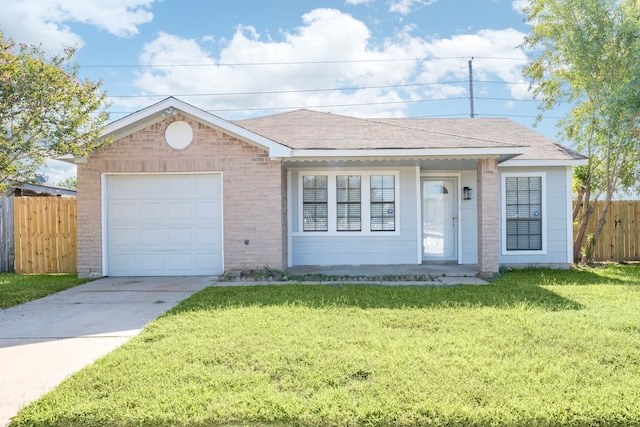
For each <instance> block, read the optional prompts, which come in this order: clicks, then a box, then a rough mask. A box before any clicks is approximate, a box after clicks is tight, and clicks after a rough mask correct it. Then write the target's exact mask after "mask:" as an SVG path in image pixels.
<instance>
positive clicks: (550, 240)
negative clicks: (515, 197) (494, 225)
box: [499, 167, 572, 266]
mask: <svg viewBox="0 0 640 427" xmlns="http://www.w3.org/2000/svg"><path fill="white" fill-rule="evenodd" d="M505 172H506V173H514V172H515V173H531V174H532V175H533V174H536V173H540V172H543V173H545V174H546V200H545V202H546V208H545V209H546V216H547V218H546V230H545V235H544V237H543V239H546V253H539V254H535V253H534V254H518V253H513V254H505V253H504V251H503V245H504V244H505V242H503V241H502V239H500V264H501V265H522V266H527V265H536V264H538V265H552V266H558V265H568V264H569V262H568V260H567V253H568V245H571V244H572V242H571V241H569V242H567V232H568V230H567V227H568V222H567V214H568V205H569V204H570V203H571V200H570V199H569V198H568V197H567V185H571V183H570V182H567V169H566V168H564V167H549V168H514V167H509V168H503V169H500V185H502V175H503V173H505ZM499 197H500V211H499V212H500V235H501V236H502V235H503V234H502V227H504V225H505V224H504V222H503V221H504V219H503V217H502V215H503V211H502V203H503V200H502V198H503V197H504V192H503V189H502V188H501V191H500V196H499Z"/></svg>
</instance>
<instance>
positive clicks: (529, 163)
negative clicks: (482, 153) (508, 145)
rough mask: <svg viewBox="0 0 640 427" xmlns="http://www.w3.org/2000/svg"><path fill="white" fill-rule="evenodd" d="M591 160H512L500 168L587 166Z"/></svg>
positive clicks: (500, 165) (505, 162)
mask: <svg viewBox="0 0 640 427" xmlns="http://www.w3.org/2000/svg"><path fill="white" fill-rule="evenodd" d="M588 162H589V159H566V160H517V159H510V160H506V161H504V162H502V163H500V164H499V165H498V166H499V167H501V168H502V167H506V168H508V167H545V166H547V167H549V166H551V167H554V166H559V167H562V166H586V165H587V163H588Z"/></svg>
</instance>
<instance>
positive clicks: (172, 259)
mask: <svg viewBox="0 0 640 427" xmlns="http://www.w3.org/2000/svg"><path fill="white" fill-rule="evenodd" d="M167 263H168V264H169V268H171V269H172V270H178V271H189V270H193V266H192V263H193V254H190V253H189V254H186V253H181V254H174V255H169V256H168V257H167Z"/></svg>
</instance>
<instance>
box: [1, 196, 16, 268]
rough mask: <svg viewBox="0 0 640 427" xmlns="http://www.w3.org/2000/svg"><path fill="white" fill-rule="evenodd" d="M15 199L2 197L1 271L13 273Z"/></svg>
mask: <svg viewBox="0 0 640 427" xmlns="http://www.w3.org/2000/svg"><path fill="white" fill-rule="evenodd" d="M13 239H14V236H13V198H12V197H0V271H1V272H13V257H14V241H13Z"/></svg>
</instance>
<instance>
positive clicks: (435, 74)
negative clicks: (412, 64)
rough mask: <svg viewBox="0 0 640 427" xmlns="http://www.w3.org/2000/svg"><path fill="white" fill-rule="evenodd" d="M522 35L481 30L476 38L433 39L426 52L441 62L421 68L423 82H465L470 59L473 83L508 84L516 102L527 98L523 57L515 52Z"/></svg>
mask: <svg viewBox="0 0 640 427" xmlns="http://www.w3.org/2000/svg"><path fill="white" fill-rule="evenodd" d="M524 37H525V34H524V33H522V32H520V31H517V30H514V29H511V28H508V29H505V30H481V31H479V32H477V33H476V34H459V35H455V36H453V37H451V38H450V39H436V40H432V41H431V42H430V43H429V46H428V51H429V53H430V54H431V55H432V56H433V57H436V58H444V59H440V60H434V61H428V62H425V63H424V64H423V73H422V75H421V77H420V79H421V80H422V81H434V80H435V81H442V80H456V81H458V80H464V79H468V75H469V74H468V66H467V64H468V60H469V59H471V58H472V57H475V58H476V59H475V60H474V61H473V74H474V79H476V80H492V79H493V80H495V79H496V78H497V79H499V80H502V81H504V82H508V83H509V90H510V92H511V95H512V96H513V97H514V98H516V99H528V98H530V95H529V92H528V90H527V87H528V86H527V85H524V84H522V83H523V82H524V79H523V77H522V73H521V70H522V66H523V65H524V64H525V63H526V60H527V58H526V56H525V54H524V53H523V52H522V51H521V50H520V49H518V45H520V44H521V43H522V41H523V38H524Z"/></svg>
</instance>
